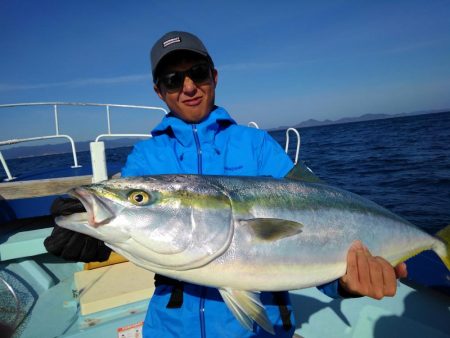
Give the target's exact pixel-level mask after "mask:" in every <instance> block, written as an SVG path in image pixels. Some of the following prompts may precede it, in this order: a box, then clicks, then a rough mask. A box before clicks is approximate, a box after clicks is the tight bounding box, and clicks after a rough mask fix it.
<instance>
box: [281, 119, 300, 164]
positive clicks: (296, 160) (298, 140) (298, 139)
mask: <svg viewBox="0 0 450 338" xmlns="http://www.w3.org/2000/svg"><path fill="white" fill-rule="evenodd" d="M291 131H292V132H294V134H295V135H297V149H296V151H295V160H294V164H297V162H298V155H299V153H300V133H299V132H298V130H297V129H295V128H288V129H287V130H286V147H285V148H284V151H285V152H286V154H287V152H288V149H289V133H290V132H291Z"/></svg>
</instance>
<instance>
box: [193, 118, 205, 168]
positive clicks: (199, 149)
mask: <svg viewBox="0 0 450 338" xmlns="http://www.w3.org/2000/svg"><path fill="white" fill-rule="evenodd" d="M192 131H193V133H194V140H195V145H196V146H197V166H198V170H197V171H198V174H199V175H201V174H202V173H203V170H202V147H201V146H200V140H199V139H198V133H197V125H196V124H193V125H192Z"/></svg>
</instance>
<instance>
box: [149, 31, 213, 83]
mask: <svg viewBox="0 0 450 338" xmlns="http://www.w3.org/2000/svg"><path fill="white" fill-rule="evenodd" d="M177 50H188V51H191V52H195V53H198V54H200V55H202V56H204V57H206V58H207V59H208V61H209V62H210V63H211V65H213V62H212V59H211V57H210V56H209V53H208V51H207V50H206V47H205V45H204V44H203V42H201V40H200V39H199V38H198V37H196V36H195V35H194V34H191V33H188V32H178V31H173V32H169V33H166V34H164V35H163V36H162V37H161V38H160V39H159V40H158V41H156V43H155V44H154V45H153V47H152V50H151V52H150V61H151V64H152V75H153V80H154V81H155V80H156V79H155V71H156V68H157V67H158V65H159V63H160V62H161V60H162V59H163V58H164V57H165V56H166V55H167V54H169V53H171V52H174V51H177Z"/></svg>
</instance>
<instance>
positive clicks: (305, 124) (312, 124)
mask: <svg viewBox="0 0 450 338" xmlns="http://www.w3.org/2000/svg"><path fill="white" fill-rule="evenodd" d="M448 111H450V109H435V110H426V111H416V112H412V113H399V114H364V115H361V116H358V117H343V118H341V119H339V120H328V119H327V120H324V121H319V120H315V119H309V120H306V121H303V122H300V123H298V124H296V125H294V126H280V127H276V128H271V129H269V131H278V130H285V129H287V128H308V127H318V126H327V125H332V124H343V123H353V122H363V121H373V120H382V119H392V118H397V117H405V116H414V115H424V114H433V113H445V112H448Z"/></svg>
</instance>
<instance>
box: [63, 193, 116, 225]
mask: <svg viewBox="0 0 450 338" xmlns="http://www.w3.org/2000/svg"><path fill="white" fill-rule="evenodd" d="M95 193H96V192H95V190H92V189H90V188H88V187H78V188H74V189H72V190H71V191H69V195H71V196H73V197H75V198H76V199H78V200H79V201H80V202H81V203H82V204H83V206H84V208H85V209H86V213H83V214H84V218H85V220H86V221H87V222H88V224H89V225H90V226H92V227H94V228H97V227H99V226H101V225H104V224H107V223H109V222H110V221H111V220H112V219H114V218H115V215H114V213H113V211H112V210H111V209H110V208H109V207H108V206H107V205H106V204H105V203H104V202H103V201H102V200H101V199H100V198H99V197H98V196H97V195H96V194H95Z"/></svg>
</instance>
